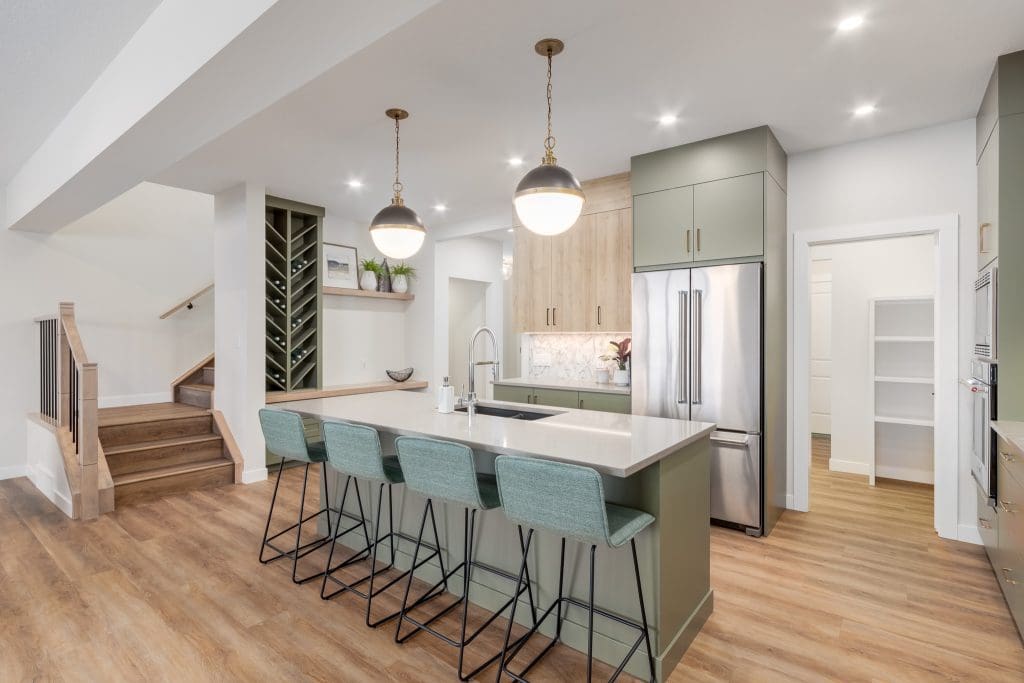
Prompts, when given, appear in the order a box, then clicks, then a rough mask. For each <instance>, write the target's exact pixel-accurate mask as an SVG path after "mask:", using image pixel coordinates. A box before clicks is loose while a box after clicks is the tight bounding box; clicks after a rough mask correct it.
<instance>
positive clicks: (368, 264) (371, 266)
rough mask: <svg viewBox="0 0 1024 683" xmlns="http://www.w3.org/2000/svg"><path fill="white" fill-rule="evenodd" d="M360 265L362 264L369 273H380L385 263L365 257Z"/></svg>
mask: <svg viewBox="0 0 1024 683" xmlns="http://www.w3.org/2000/svg"><path fill="white" fill-rule="evenodd" d="M359 265H360V266H362V267H363V270H364V271H366V272H367V273H374V274H376V275H380V274H381V271H382V270H383V269H384V264H382V263H380V262H378V261H377V259H373V258H364V259H363V260H362V261H360V262H359Z"/></svg>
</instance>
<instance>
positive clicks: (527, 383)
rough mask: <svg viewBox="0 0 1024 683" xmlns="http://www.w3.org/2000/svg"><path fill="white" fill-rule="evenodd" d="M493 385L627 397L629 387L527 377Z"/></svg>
mask: <svg viewBox="0 0 1024 683" xmlns="http://www.w3.org/2000/svg"><path fill="white" fill-rule="evenodd" d="M492 383H493V384H497V385H500V386H508V387H537V388H538V389H566V390H568V391H596V392H601V393H605V394H622V395H624V396H629V387H628V386H625V387H619V386H615V385H614V384H598V383H597V382H585V381H583V380H573V379H530V378H529V377H512V378H508V379H499V380H496V381H494V382H492Z"/></svg>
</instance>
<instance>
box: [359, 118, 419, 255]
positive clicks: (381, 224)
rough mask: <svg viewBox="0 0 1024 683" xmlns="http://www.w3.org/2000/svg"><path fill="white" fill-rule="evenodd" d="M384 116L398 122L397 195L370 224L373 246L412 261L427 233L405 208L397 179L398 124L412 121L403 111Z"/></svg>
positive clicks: (396, 123)
mask: <svg viewBox="0 0 1024 683" xmlns="http://www.w3.org/2000/svg"><path fill="white" fill-rule="evenodd" d="M385 114H387V117H388V118H390V119H394V120H395V182H394V185H393V186H392V189H393V190H394V192H395V194H394V196H393V197H392V198H391V204H390V205H389V206H386V207H384V208H383V209H381V210H380V211H379V212H378V213H377V215H376V216H374V217H373V220H372V221H371V222H370V237H372V238H373V244H374V246H376V247H377V249H379V250H380V253H382V254H384V255H385V256H387V257H388V258H393V259H405V258H409V257H410V256H412V255H413V254H415V253H416V252H417V251H419V250H420V247H422V246H423V240H424V239H425V238H426V236H427V229H426V228H424V227H423V221H422V220H420V217H419V215H418V214H417V213H416V212H415V211H413V210H412V209H410V208H409V207H408V206H406V205H405V201H404V200H403V199H402V183H401V181H399V179H398V143H399V137H398V122H399V121H401V120H402V119H406V118H408V117H409V112H407V111H405V110H404V109H388V110H387V111H386V112H385Z"/></svg>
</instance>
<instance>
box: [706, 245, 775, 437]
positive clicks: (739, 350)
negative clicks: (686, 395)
mask: <svg viewBox="0 0 1024 683" xmlns="http://www.w3.org/2000/svg"><path fill="white" fill-rule="evenodd" d="M761 269H762V265H761V264H760V263H744V264H739V265H727V266H711V267H709V268H694V269H693V270H692V271H691V272H692V276H691V283H690V320H691V322H690V326H691V328H692V330H693V332H692V334H691V340H692V341H691V342H690V356H691V360H690V368H691V370H690V406H691V407H690V416H691V417H690V419H692V420H703V421H705V422H715V423H717V425H718V428H719V429H721V430H729V431H738V432H746V433H748V434H753V433H757V432H760V431H761Z"/></svg>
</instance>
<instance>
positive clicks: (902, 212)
mask: <svg viewBox="0 0 1024 683" xmlns="http://www.w3.org/2000/svg"><path fill="white" fill-rule="evenodd" d="M974 159H975V137H974V120H973V119H969V120H966V121H959V122H956V123H949V124H944V125H940V126H934V127H930V128H924V129H920V130H914V131H908V132H905V133H898V134H896V135H890V136H886V137H882V138H876V139H873V140H867V141H864V142H856V143H851V144H847V145H839V146H837V147H830V148H826V149H821V150H816V151H812V152H805V153H803V154H796V155H793V156H791V157H790V158H789V195H788V210H789V231H790V234H792V232H794V231H798V230H813V229H820V228H827V227H833V226H839V225H851V224H858V223H868V222H875V221H884V220H891V219H897V218H907V217H914V216H928V215H936V214H943V213H947V214H948V213H957V214H959V216H960V268H959V271H960V278H959V283H958V291H959V292H960V301H959V316H960V325H959V332H960V334H959V352H958V358H959V365H960V368H959V370H960V375H961V376H964V375H965V374H966V373H967V372H968V371H969V367H970V358H971V350H972V348H973V347H972V344H971V330H972V328H973V318H974V304H973V297H972V292H971V289H970V284H971V283H973V281H974V275H975V272H974V271H975V244H974V230H973V227H974V225H975V223H976V215H977V178H976V172H975V162H974ZM790 302H791V305H790V316H789V317H790V320H789V323H790V330H792V323H793V321H792V280H790ZM792 338H793V337H792V333H791V334H790V344H792ZM790 361H791V363H792V346H790ZM792 395H793V394H792V388H790V396H791V397H792ZM789 413H790V416H791V418H792V410H790V411H789ZM791 427H792V426H791ZM959 429H960V437H959V444H958V445H959V453H960V457H959V472H960V477H959V491H958V498H959V501H958V508H959V519H960V524H961V528H962V529H963V533H962V534H961V535H962V537H968V536H970V535H971V533H972V531H973V527H974V523H975V514H974V513H975V486H974V484H973V482H972V480H971V477H970V467H969V453H970V444H969V440H970V437H969V435H970V417H969V405H968V404H967V402H966V396H961V399H960V403H959ZM793 437H794V435H793V434H792V428H790V440H791V441H790V447H789V449H788V450H789V453H790V458H791V460H790V463H791V466H790V468H789V476H790V481H789V487H788V490H789V492H790V494H792V492H793V481H792V476H793V472H794V470H793V467H792V452H793V449H792V438H793Z"/></svg>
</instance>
